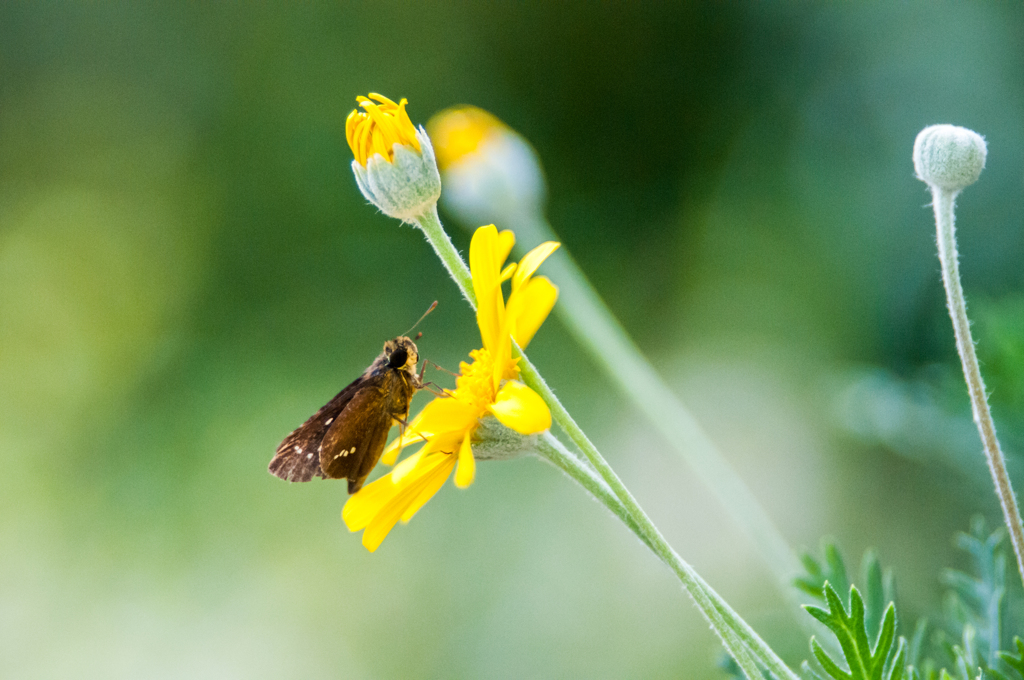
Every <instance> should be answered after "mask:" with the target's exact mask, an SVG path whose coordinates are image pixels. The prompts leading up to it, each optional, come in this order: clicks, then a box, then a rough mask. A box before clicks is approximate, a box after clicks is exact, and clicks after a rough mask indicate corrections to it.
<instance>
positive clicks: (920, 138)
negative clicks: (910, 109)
mask: <svg viewBox="0 0 1024 680" xmlns="http://www.w3.org/2000/svg"><path fill="white" fill-rule="evenodd" d="M987 153H988V150H987V148H986V146H985V139H984V138H983V137H982V136H981V135H979V134H978V133H977V132H974V131H973V130H968V129H967V128H962V127H958V126H956V125H932V126H930V127H926V128H925V129H924V130H921V132H920V133H918V135H917V139H916V140H915V141H914V170H916V171H917V178H918V179H920V180H921V181H922V182H926V183H928V184H929V185H931V186H932V187H938V188H939V189H943V190H945V191H951V192H953V193H957V192H959V191H960V190H962V189H963V188H964V187H967V186H970V185H971V184H974V183H975V182H976V181H978V176H979V175H981V171H982V170H983V169H984V168H985V156H986V155H987Z"/></svg>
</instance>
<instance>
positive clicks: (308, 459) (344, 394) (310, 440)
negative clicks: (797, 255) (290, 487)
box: [269, 377, 364, 482]
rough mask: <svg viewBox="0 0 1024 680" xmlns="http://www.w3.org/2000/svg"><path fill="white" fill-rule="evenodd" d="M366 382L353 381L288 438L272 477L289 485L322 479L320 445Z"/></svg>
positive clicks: (272, 465) (274, 462) (273, 463)
mask: <svg viewBox="0 0 1024 680" xmlns="http://www.w3.org/2000/svg"><path fill="white" fill-rule="evenodd" d="M363 382H364V379H363V378H362V377H359V378H357V379H356V380H354V381H352V383H351V384H350V385H349V386H348V387H346V388H345V389H343V390H342V391H341V392H339V393H338V394H337V395H335V397H334V398H333V399H331V400H330V401H329V402H327V403H326V404H325V405H324V406H323V408H321V409H320V410H319V411H317V412H316V413H314V414H313V415H312V417H310V419H309V420H307V421H306V422H304V423H303V424H302V425H300V426H299V427H298V428H296V430H295V431H294V432H292V433H291V434H290V435H288V436H287V437H285V438H284V441H283V442H281V445H280V446H278V447H277V452H276V453H275V454H274V457H273V458H272V459H271V461H270V466H269V470H270V472H271V474H274V475H277V476H278V477H280V478H281V479H285V480H287V481H289V482H308V481H310V480H311V479H313V477H323V476H324V473H323V470H321V469H320V445H321V444H322V443H323V440H324V436H325V435H326V434H327V432H328V430H330V429H331V426H332V425H334V423H336V422H337V420H338V416H340V415H341V413H342V412H343V411H344V410H345V407H346V406H348V404H349V402H350V401H352V398H353V397H354V396H355V395H356V393H357V392H358V391H359V387H360V385H361V384H362V383H363Z"/></svg>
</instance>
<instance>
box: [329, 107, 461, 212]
mask: <svg viewBox="0 0 1024 680" xmlns="http://www.w3.org/2000/svg"><path fill="white" fill-rule="evenodd" d="M356 101H357V102H359V108H357V109H354V110H353V111H352V113H350V114H348V119H347V120H346V121H345V137H346V138H347V139H348V145H349V147H350V148H351V149H352V155H353V156H355V160H354V161H352V173H353V174H354V175H355V177H356V183H357V184H358V185H359V190H360V191H361V192H362V193H363V196H365V197H366V199H367V200H368V201H370V203H373V204H374V205H375V206H377V207H378V208H380V210H381V212H383V213H384V214H385V215H389V216H391V217H394V218H397V219H400V220H402V221H403V222H414V221H415V218H416V217H417V216H419V215H421V214H423V212H424V211H427V210H430V209H433V206H436V205H437V199H438V197H439V196H440V195H441V175H440V173H439V172H438V170H437V161H436V160H435V159H434V147H433V146H432V145H431V144H430V137H428V136H427V133H426V131H425V130H424V129H423V128H422V127H421V128H417V127H416V126H414V125H413V124H412V121H411V120H410V119H409V114H407V113H406V112H405V106H406V103H407V102H406V100H405V99H402V100H401V101H399V102H398V103H397V104H396V103H395V102H393V101H391V100H390V99H388V98H387V97H385V96H384V95H380V94H374V93H371V94H370V96H369V97H356Z"/></svg>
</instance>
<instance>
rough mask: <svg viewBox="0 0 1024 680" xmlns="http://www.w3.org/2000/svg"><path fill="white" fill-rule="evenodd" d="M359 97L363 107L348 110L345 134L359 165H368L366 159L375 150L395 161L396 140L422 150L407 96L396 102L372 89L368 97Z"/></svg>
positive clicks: (358, 99) (398, 142) (375, 152)
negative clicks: (408, 106) (406, 107)
mask: <svg viewBox="0 0 1024 680" xmlns="http://www.w3.org/2000/svg"><path fill="white" fill-rule="evenodd" d="M374 100H376V102H377V103H374ZM356 101H357V102H359V106H360V108H362V109H363V110H362V111H360V110H359V109H353V110H352V113H350V114H348V118H347V119H346V120H345V137H346V138H347V139H348V145H349V147H350V148H351V149H352V155H354V156H355V157H356V161H357V162H358V163H359V164H360V165H362V166H364V167H365V166H366V161H367V160H368V159H370V158H371V157H372V156H373V155H374V154H380V155H381V156H383V157H384V158H385V159H387V160H388V162H392V161H394V160H395V154H394V147H395V144H403V145H405V146H411V147H413V148H415V149H416V151H421V148H420V142H419V140H418V139H417V138H416V126H414V125H413V124H412V121H411V120H410V119H409V114H407V113H406V112H405V106H406V104H408V103H409V102H408V100H406V99H405V98H402V100H401V101H399V102H398V103H397V104H396V103H395V102H393V101H391V100H390V99H388V98H387V97H385V96H384V95H382V94H377V93H375V92H371V93H370V96H369V97H356Z"/></svg>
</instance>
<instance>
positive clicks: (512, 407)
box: [490, 380, 551, 434]
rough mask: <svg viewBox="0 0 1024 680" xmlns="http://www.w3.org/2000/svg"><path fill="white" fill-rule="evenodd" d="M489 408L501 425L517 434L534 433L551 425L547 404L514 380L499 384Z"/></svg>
mask: <svg viewBox="0 0 1024 680" xmlns="http://www.w3.org/2000/svg"><path fill="white" fill-rule="evenodd" d="M490 410H491V412H492V413H493V414H494V416H495V417H496V418H497V419H498V420H499V421H501V424H502V425H504V426H506V427H510V428H512V429H513V430H515V431H516V432H518V433H519V434H534V433H536V432H543V431H544V430H547V429H550V427H551V411H549V410H548V405H547V404H545V403H544V400H543V399H541V398H540V395H539V394H537V393H536V392H534V391H533V390H531V389H530V388H529V387H527V386H526V385H524V384H523V383H521V382H516V381H514V380H509V381H508V382H506V383H505V384H504V385H502V386H501V390H500V391H499V392H498V396H497V397H496V398H495V400H494V403H493V404H492V405H491V407H490Z"/></svg>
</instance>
